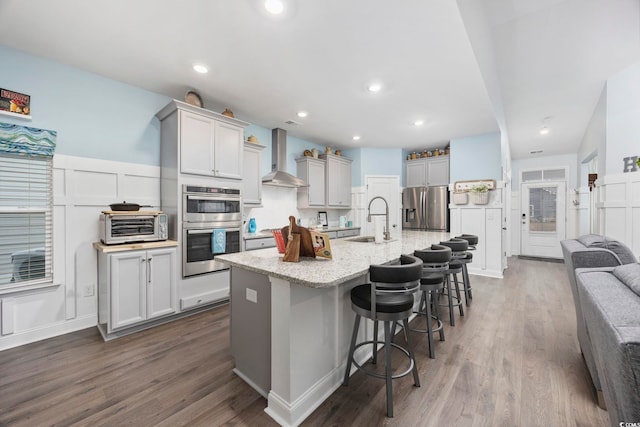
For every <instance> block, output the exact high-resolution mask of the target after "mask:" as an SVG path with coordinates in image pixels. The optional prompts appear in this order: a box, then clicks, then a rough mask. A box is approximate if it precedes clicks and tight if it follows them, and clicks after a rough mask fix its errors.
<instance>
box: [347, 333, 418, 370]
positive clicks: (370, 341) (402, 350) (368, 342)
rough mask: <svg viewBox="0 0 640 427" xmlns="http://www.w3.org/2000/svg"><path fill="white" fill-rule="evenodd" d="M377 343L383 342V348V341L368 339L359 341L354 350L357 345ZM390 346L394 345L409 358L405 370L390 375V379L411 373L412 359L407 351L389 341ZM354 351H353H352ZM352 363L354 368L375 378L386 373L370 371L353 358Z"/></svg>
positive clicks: (356, 347)
mask: <svg viewBox="0 0 640 427" xmlns="http://www.w3.org/2000/svg"><path fill="white" fill-rule="evenodd" d="M378 343H380V344H383V348H384V341H374V340H369V341H362V342H361V343H358V344H357V345H356V346H355V348H354V350H357V349H358V348H359V347H362V346H363V345H367V344H373V345H375V346H376V348H377V345H378ZM391 347H395V348H396V349H398V350H400V351H401V352H402V353H403V354H404V355H405V356H407V357H408V358H409V362H410V363H409V367H408V368H407V370H406V371H403V372H400V373H398V374H395V375H392V376H391V379H394V380H395V379H397V378H402V377H404V376H407V375H409V374H410V373H411V371H413V359H412V358H411V355H410V354H409V351H408V350H407V349H406V348H404V347H402V346H401V345H398V344H396V343H393V342H392V343H391ZM354 352H355V351H354ZM352 363H353V364H354V365H355V367H356V368H358V370H360V371H362V372H364V373H365V374H367V375H369V376H371V377H376V378H382V379H386V378H387V377H386V375H384V374H379V373H377V372H374V371H372V370H371V369H368V368H366V367H364V365H361V364H359V363H358V362H356V361H355V359H354V360H353V361H352Z"/></svg>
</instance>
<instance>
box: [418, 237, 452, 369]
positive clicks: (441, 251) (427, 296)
mask: <svg viewBox="0 0 640 427" xmlns="http://www.w3.org/2000/svg"><path fill="white" fill-rule="evenodd" d="M413 254H414V255H415V256H417V257H418V258H420V259H421V260H422V266H423V268H422V278H421V279H420V290H421V291H422V295H421V297H420V305H419V307H418V311H417V312H416V314H418V315H419V316H424V317H425V323H426V328H425V329H418V328H412V329H411V331H413V332H420V333H426V334H427V337H428V343H429V357H430V358H432V359H435V357H436V356H435V348H434V343H433V334H434V333H435V332H438V334H439V335H440V341H444V327H443V323H442V320H441V319H440V312H439V310H438V292H440V291H442V289H443V287H444V283H445V274H448V273H447V272H448V271H449V262H450V260H451V249H450V248H448V247H446V246H442V245H432V246H431V247H430V248H427V249H422V250H419V251H415V252H414V253H413ZM433 320H435V321H436V325H435V327H434V326H433Z"/></svg>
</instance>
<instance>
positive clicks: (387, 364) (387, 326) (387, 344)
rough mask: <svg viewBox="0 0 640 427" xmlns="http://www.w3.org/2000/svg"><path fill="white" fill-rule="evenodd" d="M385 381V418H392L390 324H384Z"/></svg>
mask: <svg viewBox="0 0 640 427" xmlns="http://www.w3.org/2000/svg"><path fill="white" fill-rule="evenodd" d="M384 355H385V367H384V372H385V379H386V383H387V417H389V418H393V385H392V383H391V380H392V377H391V375H392V372H391V322H384Z"/></svg>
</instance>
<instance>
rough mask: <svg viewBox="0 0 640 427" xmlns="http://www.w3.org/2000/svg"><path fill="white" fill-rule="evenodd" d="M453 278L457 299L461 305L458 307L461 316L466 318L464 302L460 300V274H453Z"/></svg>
mask: <svg viewBox="0 0 640 427" xmlns="http://www.w3.org/2000/svg"><path fill="white" fill-rule="evenodd" d="M452 276H453V282H454V284H455V287H456V297H457V299H458V302H459V303H460V304H459V305H458V308H459V309H460V316H464V309H463V308H462V300H461V299H460V285H459V284H458V274H452Z"/></svg>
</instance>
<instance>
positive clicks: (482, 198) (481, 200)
mask: <svg viewBox="0 0 640 427" xmlns="http://www.w3.org/2000/svg"><path fill="white" fill-rule="evenodd" d="M469 191H470V192H471V201H472V202H473V204H474V205H486V204H487V203H489V186H488V185H486V184H477V185H474V186H473V187H471V188H470V189H469Z"/></svg>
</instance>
